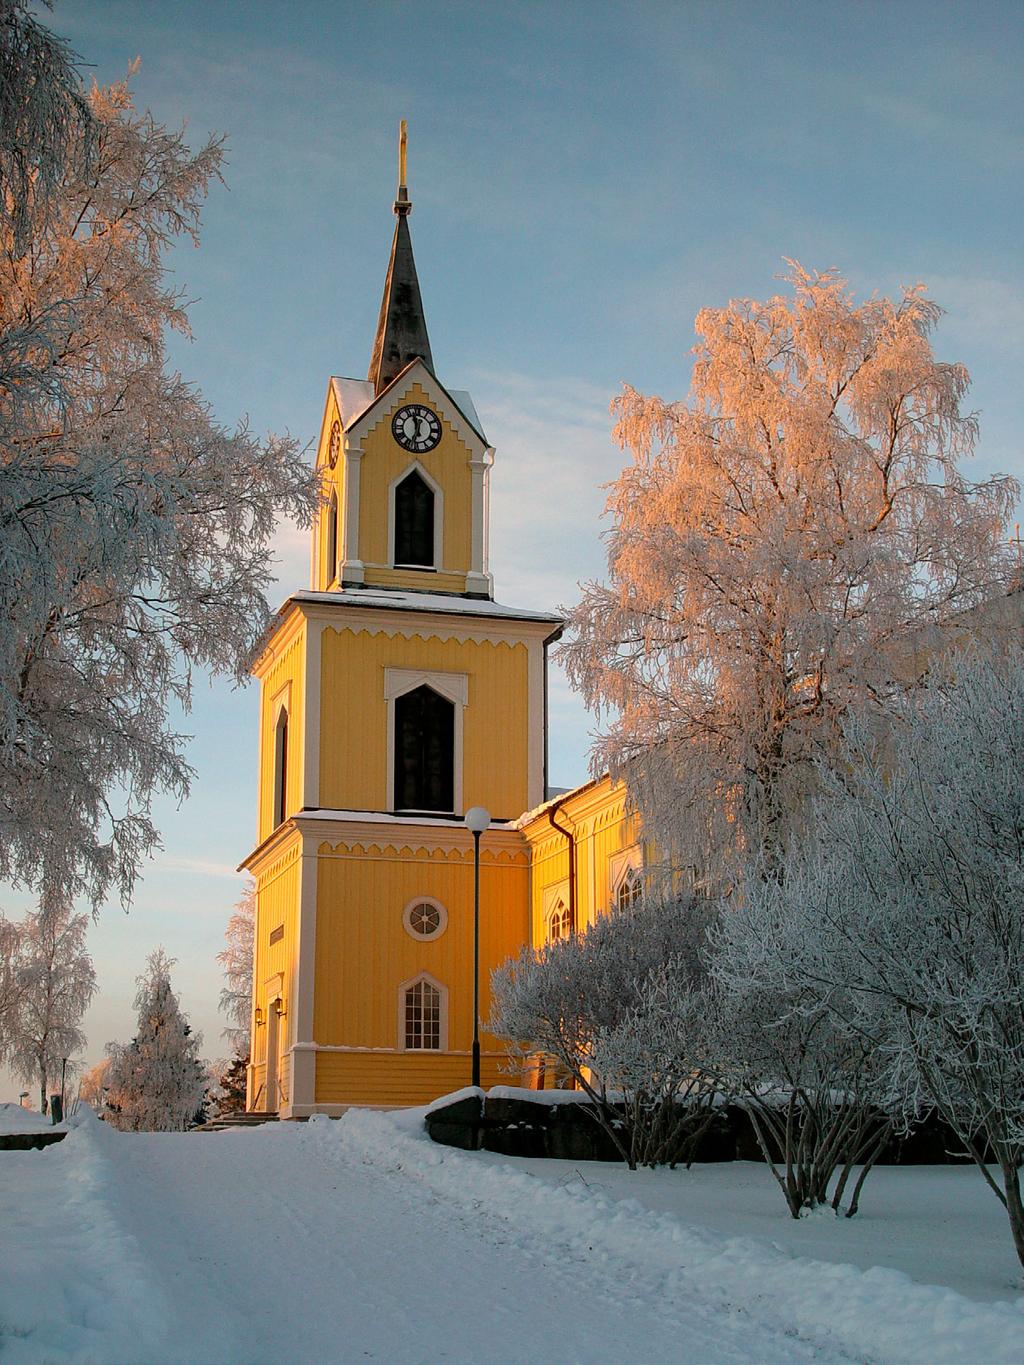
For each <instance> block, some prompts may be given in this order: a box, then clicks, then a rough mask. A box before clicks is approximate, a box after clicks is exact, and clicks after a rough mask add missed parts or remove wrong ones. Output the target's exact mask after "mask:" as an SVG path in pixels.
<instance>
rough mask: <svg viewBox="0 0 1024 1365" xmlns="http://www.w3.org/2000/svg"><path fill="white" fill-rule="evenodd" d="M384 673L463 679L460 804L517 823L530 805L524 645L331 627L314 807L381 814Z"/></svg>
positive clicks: (324, 643) (324, 651)
mask: <svg viewBox="0 0 1024 1365" xmlns="http://www.w3.org/2000/svg"><path fill="white" fill-rule="evenodd" d="M426 629H429V627H427V628H426ZM385 668H410V669H422V670H424V671H436V672H442V673H465V674H467V675H468V678H469V699H468V703H467V705H466V708H465V711H464V725H463V750H462V754H463V757H462V784H463V785H462V790H463V798H464V804H465V806H466V807H467V808H468V807H470V806H476V805H482V806H486V807H487V809H488V810H489V811H490V812H491V814H492V815H493V816H494V817H495V819H514V818H515V817H516V816H517V815H518V814H519V813H520V812H521V811H522V810H523V809H524V808H525V807H526V804H527V800H528V789H527V758H528V750H529V746H528V739H529V734H528V677H527V673H528V651H527V646H526V645H525V644H524V643H522V642H519V643H517V644H514V645H508V644H504V643H501V644H491V643H489V642H487V641H476V640H464V641H459V640H439V639H437V638H436V637H430V638H428V639H426V640H424V639H422V638H420V637H419V636H414V637H413V638H411V639H409V638H406V637H405V636H402V635H386V634H385V633H384V632H383V631H380V632H378V633H377V634H374V635H371V634H369V633H368V632H365V631H363V632H359V631H355V630H353V629H345V630H340V631H339V630H335V629H334V628H333V627H326V628H325V629H324V632H323V636H322V639H321V655H320V679H321V699H320V805H321V806H322V807H325V808H327V809H333V810H384V809H386V805H387V779H388V772H387V705H386V703H385V700H384V670H385Z"/></svg>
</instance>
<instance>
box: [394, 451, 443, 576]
mask: <svg viewBox="0 0 1024 1365" xmlns="http://www.w3.org/2000/svg"><path fill="white" fill-rule="evenodd" d="M395 565H396V566H398V567H404V568H418V569H432V568H433V567H434V491H433V489H432V488H431V487H430V485H429V484H428V483H427V481H426V480H425V479H424V478H422V477H421V476H420V475H419V474H418V473H417V472H416V470H415V469H413V470H410V472H409V473H408V474H407V475H406V476H405V478H404V479H403V480H402V482H401V483H400V484H399V485H398V487H397V488H396V489H395Z"/></svg>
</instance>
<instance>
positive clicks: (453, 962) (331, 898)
mask: <svg viewBox="0 0 1024 1365" xmlns="http://www.w3.org/2000/svg"><path fill="white" fill-rule="evenodd" d="M486 842H487V836H486V835H484V840H483V843H484V849H483V852H482V856H481V868H480V1017H481V1020H482V1021H484V1020H486V1019H487V1016H488V1014H489V1012H490V972H491V968H492V967H494V966H497V965H498V964H499V963H501V962H504V961H505V960H506V959H507V958H508V957H510V956H512V955H513V954H514V953H517V952H518V951H519V949H520V947H521V946H522V944H523V943H525V941H526V935H527V929H528V925H527V895H528V891H527V886H528V877H529V873H528V867H527V861H526V855H525V850H524V851H523V852H522V853H520V854H517V855H514V856H513V855H511V854H509V853H505V852H502V853H500V854H499V855H498V856H497V858H494V857H493V856H492V855H491V854H490V853H489V852H488V851H487V850H486ZM317 872H318V876H317V935H316V977H315V988H314V990H315V994H314V999H315V1011H314V1037H315V1039H316V1041H317V1042H318V1043H321V1044H335V1045H345V1046H349V1047H369V1048H396V1047H399V1046H400V1043H401V1041H403V1040H401V1039H400V1038H399V989H400V987H401V986H402V985H403V984H404V983H406V982H408V981H410V980H411V979H413V978H415V977H416V976H418V975H419V973H421V972H426V973H428V974H429V975H430V976H431V977H433V978H434V979H435V980H436V981H437V982H439V983H440V984H441V985H442V986H443V987H445V988H446V990H447V993H448V994H447V1017H448V1029H447V1035H448V1036H447V1043H448V1048H450V1049H453V1050H468V1049H469V1047H470V1045H471V1042H472V1034H473V1011H472V990H473V986H472V963H473V855H472V850H471V848H470V849H466V850H464V851H463V850H457V849H456V850H450V851H447V852H445V851H442V850H435V851H429V852H428V851H426V850H423V849H412V848H409V847H399V848H395V847H393V846H386V847H383V848H381V847H379V846H377V845H370V846H368V847H363V846H362V845H358V844H357V845H353V846H352V847H351V848H346V847H345V846H344V845H341V846H338V847H337V848H332V847H331V846H330V845H329V844H322V845H321V846H320V850H319V856H318V862H317ZM417 896H426V897H431V898H433V899H435V900H438V901H440V902H441V904H442V905H443V906H444V907H445V909H446V910H447V912H448V924H447V928H446V930H445V932H444V933H442V934H441V935H440V937H438V938H436V939H434V940H431V941H424V940H422V939H418V938H415V937H413V936H412V935H410V934H409V933H408V932H407V930H406V929H405V926H404V923H403V910H404V909H405V907H406V905H408V903H409V902H410V901H412V900H413V899H414V898H415V897H417ZM371 982H372V987H371V986H370V984H369V983H371ZM481 1046H482V1047H483V1049H484V1050H485V1051H488V1050H500V1049H501V1045H500V1043H499V1042H498V1040H497V1039H494V1038H492V1037H491V1036H490V1035H489V1034H487V1033H486V1032H484V1033H482V1034H481ZM416 1060H417V1061H418V1060H419V1059H418V1058H417V1059H416ZM410 1102H411V1101H410Z"/></svg>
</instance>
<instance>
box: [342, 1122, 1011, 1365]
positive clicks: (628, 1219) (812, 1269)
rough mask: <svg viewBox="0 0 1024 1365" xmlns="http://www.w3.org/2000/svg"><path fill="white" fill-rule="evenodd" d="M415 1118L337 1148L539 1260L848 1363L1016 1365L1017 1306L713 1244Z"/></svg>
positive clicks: (886, 1272)
mask: <svg viewBox="0 0 1024 1365" xmlns="http://www.w3.org/2000/svg"><path fill="white" fill-rule="evenodd" d="M422 1112H423V1111H422V1110H420V1111H414V1112H411V1113H409V1114H405V1115H397V1114H396V1115H392V1114H382V1113H375V1112H371V1111H368V1110H355V1109H351V1110H349V1111H348V1113H346V1114H345V1115H344V1117H343V1118H342V1119H341V1120H340V1121H339V1123H338V1124H337V1129H336V1131H337V1134H338V1136H339V1137H340V1138H341V1139H342V1140H343V1141H344V1143H345V1144H346V1146H347V1147H349V1148H350V1149H351V1150H352V1151H353V1153H354V1154H355V1155H358V1156H359V1157H360V1159H361V1160H362V1161H363V1162H364V1163H366V1164H368V1165H370V1166H377V1167H379V1168H381V1169H385V1170H387V1169H391V1170H401V1171H402V1172H403V1173H404V1174H405V1176H406V1177H410V1178H413V1179H417V1180H418V1181H420V1182H421V1183H422V1184H423V1185H424V1186H426V1187H427V1189H428V1190H429V1191H430V1192H431V1193H432V1194H433V1195H436V1196H440V1197H441V1198H443V1199H444V1200H447V1201H450V1202H452V1203H453V1204H456V1205H462V1206H463V1207H464V1208H467V1209H470V1210H472V1209H475V1208H481V1207H486V1208H487V1209H488V1210H489V1211H491V1212H492V1213H495V1214H498V1215H500V1216H501V1217H502V1218H503V1219H504V1220H505V1221H506V1223H507V1224H508V1226H509V1228H510V1229H512V1230H513V1232H514V1239H515V1240H516V1241H518V1242H520V1243H522V1244H524V1245H529V1246H532V1247H533V1248H535V1249H536V1250H537V1252H538V1253H539V1254H541V1255H543V1256H546V1257H551V1256H552V1255H558V1256H560V1257H565V1256H569V1257H571V1258H572V1259H573V1260H575V1261H579V1262H586V1263H588V1264H593V1263H594V1262H595V1261H597V1262H599V1263H603V1264H604V1265H606V1266H616V1265H617V1266H618V1267H619V1273H620V1274H621V1275H622V1276H623V1277H624V1278H626V1279H628V1281H629V1282H630V1283H632V1284H636V1286H637V1292H638V1294H642V1295H643V1297H644V1298H647V1297H654V1298H659V1297H661V1296H664V1297H665V1298H666V1299H668V1300H669V1301H679V1300H685V1299H686V1298H699V1299H703V1300H705V1301H706V1302H711V1303H717V1304H718V1305H720V1307H721V1309H722V1311H723V1312H727V1313H735V1312H736V1311H739V1312H741V1313H745V1314H749V1315H750V1316H751V1317H752V1318H753V1319H755V1320H758V1321H763V1322H765V1323H766V1324H768V1325H769V1326H771V1327H772V1328H773V1329H775V1330H781V1331H787V1330H789V1331H796V1332H797V1333H798V1334H799V1335H800V1336H801V1337H802V1338H805V1339H806V1340H809V1341H811V1342H815V1343H818V1344H820V1345H821V1346H822V1347H825V1348H826V1349H830V1350H833V1351H834V1350H839V1351H843V1352H849V1353H850V1354H852V1355H853V1357H854V1358H855V1359H858V1360H865V1359H867V1360H881V1361H886V1362H892V1365H897V1363H898V1365H961V1363H962V1362H963V1361H965V1360H985V1361H986V1362H988V1363H989V1365H996V1363H997V1362H1006V1363H1007V1365H1010V1362H1013V1365H1019V1362H1020V1360H1021V1359H1022V1355H1024V1351H1022V1342H1024V1299H1022V1300H1019V1301H1018V1302H1017V1303H1016V1304H1010V1303H994V1304H980V1303H975V1302H973V1301H972V1300H970V1299H967V1298H965V1297H964V1296H963V1295H961V1294H958V1293H956V1292H955V1291H954V1290H951V1289H944V1288H940V1287H938V1286H934V1285H921V1284H917V1283H915V1282H914V1281H913V1280H911V1279H910V1277H909V1276H908V1275H905V1274H903V1273H902V1272H900V1271H898V1270H891V1269H887V1268H882V1267H875V1268H874V1269H871V1270H867V1271H864V1270H859V1269H857V1268H856V1267H855V1266H851V1265H843V1264H838V1265H837V1264H830V1263H827V1262H821V1261H812V1260H808V1259H804V1258H799V1257H792V1256H789V1255H787V1254H786V1253H785V1252H783V1251H781V1250H779V1249H777V1248H775V1247H772V1246H768V1245H765V1244H763V1243H760V1242H756V1241H753V1240H752V1239H750V1238H743V1237H735V1238H723V1237H719V1236H716V1235H714V1234H712V1233H709V1232H706V1231H704V1230H702V1229H699V1228H695V1227H692V1226H688V1225H687V1224H685V1223H683V1222H681V1221H680V1220H679V1219H678V1218H676V1217H673V1216H672V1215H669V1214H665V1213H654V1212H651V1211H649V1210H646V1209H644V1208H642V1207H641V1205H640V1204H638V1203H637V1202H636V1201H635V1200H632V1199H627V1200H613V1199H609V1198H607V1197H606V1196H604V1195H602V1194H600V1193H598V1192H596V1191H595V1190H593V1189H591V1187H590V1186H589V1185H588V1184H587V1182H586V1179H585V1177H584V1176H583V1175H581V1174H580V1173H579V1172H576V1176H577V1177H578V1178H576V1179H573V1180H572V1181H570V1182H569V1183H566V1184H563V1185H561V1186H553V1185H552V1184H550V1183H549V1182H547V1181H544V1180H539V1179H537V1178H536V1177H534V1176H531V1175H529V1174H528V1173H526V1172H525V1171H523V1170H521V1169H517V1168H516V1167H513V1166H511V1165H508V1164H501V1165H495V1164H492V1163H485V1162H482V1161H480V1160H479V1159H477V1158H476V1156H475V1154H471V1153H463V1152H460V1151H457V1150H456V1149H454V1148H447V1147H439V1146H437V1145H436V1144H434V1143H432V1142H431V1141H430V1140H429V1138H427V1136H426V1134H425V1132H424V1131H423V1127H422V1122H421V1118H422Z"/></svg>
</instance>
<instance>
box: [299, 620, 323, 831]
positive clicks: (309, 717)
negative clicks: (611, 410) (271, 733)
mask: <svg viewBox="0 0 1024 1365" xmlns="http://www.w3.org/2000/svg"><path fill="white" fill-rule="evenodd" d="M323 633H324V623H323V621H315V620H310V619H309V618H308V617H307V618H306V695H305V697H304V699H303V700H304V707H303V717H304V722H305V733H304V735H303V737H302V804H303V806H304V807H306V809H308V810H316V809H318V808H319V805H320V646H321V641H322V638H323Z"/></svg>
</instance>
